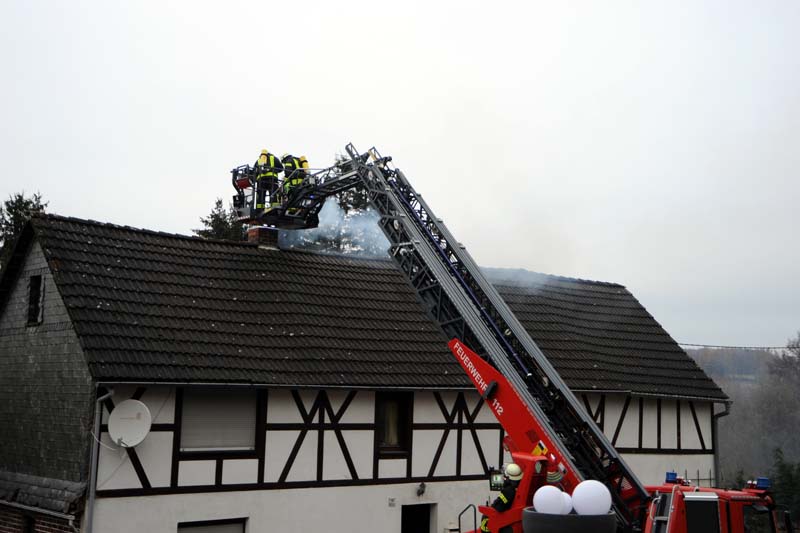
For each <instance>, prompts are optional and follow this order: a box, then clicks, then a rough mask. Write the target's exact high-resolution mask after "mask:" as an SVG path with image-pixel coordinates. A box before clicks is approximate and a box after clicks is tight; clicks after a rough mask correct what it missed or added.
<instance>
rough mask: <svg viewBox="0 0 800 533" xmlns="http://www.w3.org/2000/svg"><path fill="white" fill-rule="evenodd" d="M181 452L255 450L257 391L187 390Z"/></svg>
mask: <svg viewBox="0 0 800 533" xmlns="http://www.w3.org/2000/svg"><path fill="white" fill-rule="evenodd" d="M181 416H182V418H181V442H180V444H181V451H182V452H203V451H242V450H255V443H256V393H255V391H254V390H216V389H185V390H184V391H183V409H182V411H181Z"/></svg>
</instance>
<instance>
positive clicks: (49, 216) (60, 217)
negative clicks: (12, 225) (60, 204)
mask: <svg viewBox="0 0 800 533" xmlns="http://www.w3.org/2000/svg"><path fill="white" fill-rule="evenodd" d="M31 218H34V219H49V220H61V221H64V222H73V223H76V224H83V225H86V226H95V227H102V228H110V229H116V230H123V231H132V232H135V233H143V234H146V235H155V236H158V237H168V238H173V239H181V240H188V241H196V242H208V243H214V244H227V245H231V246H244V247H246V248H255V247H257V246H258V245H257V244H256V243H252V242H247V241H229V240H226V239H207V238H205V237H200V236H198V235H183V234H181V233H170V232H168V231H157V230H152V229H146V228H137V227H135V226H128V225H121V224H114V223H113V222H100V221H99V220H92V219H86V218H77V217H71V216H66V215H59V214H57V213H35V214H34V215H33V216H32V217H31Z"/></svg>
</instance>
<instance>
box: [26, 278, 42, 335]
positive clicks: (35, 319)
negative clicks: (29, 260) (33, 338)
mask: <svg viewBox="0 0 800 533" xmlns="http://www.w3.org/2000/svg"><path fill="white" fill-rule="evenodd" d="M34 280H36V283H35V284H34ZM34 287H35V289H34ZM34 291H35V294H34ZM43 318H44V276H42V275H41V274H33V275H31V276H29V277H28V319H27V322H26V325H28V326H38V325H39V324H41V323H42V319H43Z"/></svg>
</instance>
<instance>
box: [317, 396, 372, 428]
mask: <svg viewBox="0 0 800 533" xmlns="http://www.w3.org/2000/svg"><path fill="white" fill-rule="evenodd" d="M347 394H348V393H347V391H337V390H330V391H328V398H329V399H330V401H331V406H333V412H334V413H336V412H337V411H338V410H339V408H340V407H341V405H342V402H343V401H344V399H345V397H347ZM374 421H375V393H374V392H371V391H358V392H356V396H355V398H353V401H352V402H350V405H348V406H347V410H346V411H345V412H344V416H343V417H342V419H341V420H340V422H341V423H343V424H371V423H372V422H374Z"/></svg>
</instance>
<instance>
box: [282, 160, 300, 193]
mask: <svg viewBox="0 0 800 533" xmlns="http://www.w3.org/2000/svg"><path fill="white" fill-rule="evenodd" d="M283 170H284V176H285V180H284V182H283V187H284V189H286V190H288V189H291V188H293V187H296V186H298V185H300V184H301V183H303V179H304V178H305V171H304V169H303V166H302V163H301V162H300V160H299V159H298V158H296V157H294V156H293V155H287V156H286V157H284V158H283Z"/></svg>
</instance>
